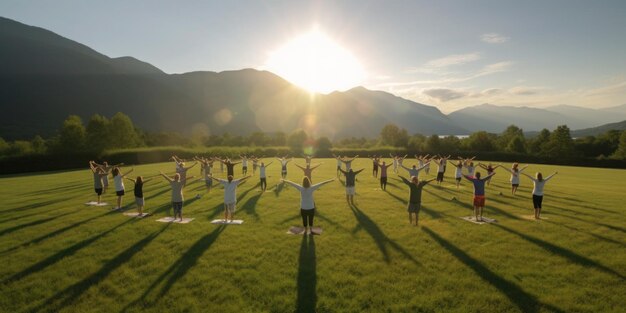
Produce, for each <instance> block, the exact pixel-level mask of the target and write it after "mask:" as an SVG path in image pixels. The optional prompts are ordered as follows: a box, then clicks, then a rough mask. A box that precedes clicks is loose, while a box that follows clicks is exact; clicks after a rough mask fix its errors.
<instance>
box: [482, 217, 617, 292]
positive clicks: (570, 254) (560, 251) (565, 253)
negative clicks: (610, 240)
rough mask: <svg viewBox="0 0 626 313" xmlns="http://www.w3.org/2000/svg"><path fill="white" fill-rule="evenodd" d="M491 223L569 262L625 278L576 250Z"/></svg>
mask: <svg viewBox="0 0 626 313" xmlns="http://www.w3.org/2000/svg"><path fill="white" fill-rule="evenodd" d="M492 225H493V226H495V227H498V228H500V229H502V230H505V231H507V232H509V233H511V234H514V235H517V236H518V237H520V238H522V239H524V240H526V241H528V242H530V243H534V244H535V245H537V246H538V247H540V248H542V249H544V250H546V251H548V252H549V253H555V254H557V255H559V256H561V257H563V258H566V259H568V260H569V261H571V262H574V263H577V264H579V265H582V266H588V267H594V268H596V269H598V270H600V271H603V272H605V273H607V274H612V275H615V276H617V277H619V278H621V279H624V278H625V277H624V276H623V275H622V274H620V273H618V272H616V271H614V270H613V269H611V268H608V267H606V266H604V265H602V264H600V263H598V262H596V261H594V260H591V259H589V258H587V257H584V256H582V255H580V254H577V253H576V252H574V251H571V250H569V249H566V248H563V247H559V246H557V245H555V244H552V243H549V242H547V241H544V240H542V239H539V238H536V237H533V236H530V235H526V234H522V233H519V232H517V231H515V230H513V229H511V228H508V227H505V226H502V225H498V224H492Z"/></svg>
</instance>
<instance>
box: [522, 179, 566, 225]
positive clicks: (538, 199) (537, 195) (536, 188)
mask: <svg viewBox="0 0 626 313" xmlns="http://www.w3.org/2000/svg"><path fill="white" fill-rule="evenodd" d="M558 173H559V172H554V174H552V175H550V176H548V177H546V178H545V179H544V178H543V175H541V173H537V176H536V177H537V178H533V177H532V176H530V175H528V174H524V173H522V175H525V176H527V177H528V178H530V179H531V180H532V181H533V207H534V209H535V219H540V218H541V216H540V215H541V203H542V202H543V187H544V186H545V185H546V183H547V182H548V180H550V179H551V178H552V177H554V175H556V174H558Z"/></svg>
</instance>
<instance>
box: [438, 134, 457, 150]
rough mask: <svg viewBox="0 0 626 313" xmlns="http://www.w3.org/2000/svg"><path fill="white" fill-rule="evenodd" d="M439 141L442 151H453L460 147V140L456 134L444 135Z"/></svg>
mask: <svg viewBox="0 0 626 313" xmlns="http://www.w3.org/2000/svg"><path fill="white" fill-rule="evenodd" d="M440 142H441V151H442V152H454V151H458V150H460V149H461V140H460V139H459V137H457V136H452V135H450V136H446V137H444V138H443V139H441V140H440Z"/></svg>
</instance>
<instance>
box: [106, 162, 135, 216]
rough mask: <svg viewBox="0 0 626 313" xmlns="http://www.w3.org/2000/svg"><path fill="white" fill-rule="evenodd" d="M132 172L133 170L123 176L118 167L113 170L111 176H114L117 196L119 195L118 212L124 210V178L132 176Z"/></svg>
mask: <svg viewBox="0 0 626 313" xmlns="http://www.w3.org/2000/svg"><path fill="white" fill-rule="evenodd" d="M132 171H133V169H132V168H131V169H130V171H128V172H126V173H125V174H122V173H121V172H120V168H119V167H117V166H116V167H114V168H113V169H112V170H111V174H112V175H113V183H114V185H115V194H116V195H117V207H115V209H116V210H119V209H121V208H122V197H123V196H124V177H125V176H126V175H128V174H130V173H131V172H132Z"/></svg>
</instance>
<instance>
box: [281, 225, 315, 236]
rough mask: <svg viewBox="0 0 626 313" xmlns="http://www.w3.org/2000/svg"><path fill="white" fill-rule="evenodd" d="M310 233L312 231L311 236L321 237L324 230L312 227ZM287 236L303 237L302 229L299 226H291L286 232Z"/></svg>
mask: <svg viewBox="0 0 626 313" xmlns="http://www.w3.org/2000/svg"><path fill="white" fill-rule="evenodd" d="M311 231H312V234H313V235H321V234H322V232H323V231H324V230H323V229H322V228H321V227H312V228H311ZM287 234H290V235H303V234H304V227H301V226H291V227H289V229H288V230H287Z"/></svg>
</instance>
